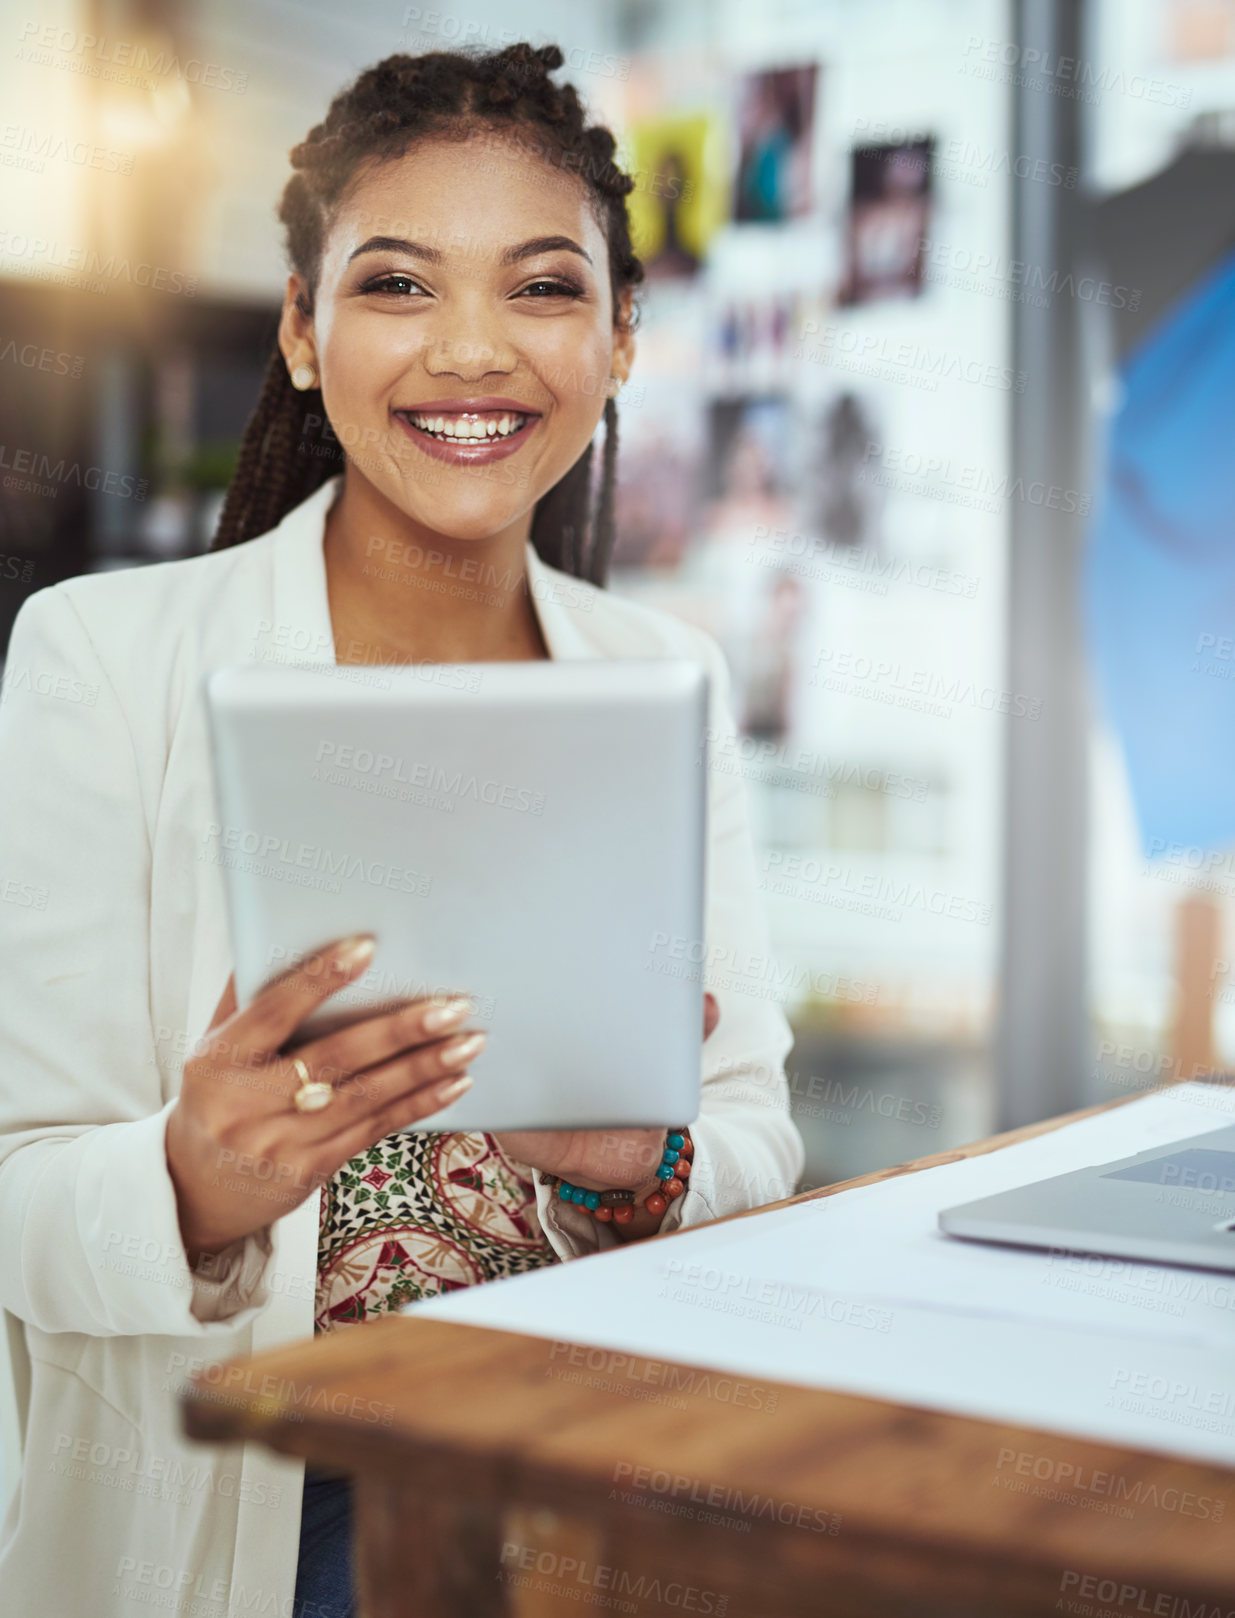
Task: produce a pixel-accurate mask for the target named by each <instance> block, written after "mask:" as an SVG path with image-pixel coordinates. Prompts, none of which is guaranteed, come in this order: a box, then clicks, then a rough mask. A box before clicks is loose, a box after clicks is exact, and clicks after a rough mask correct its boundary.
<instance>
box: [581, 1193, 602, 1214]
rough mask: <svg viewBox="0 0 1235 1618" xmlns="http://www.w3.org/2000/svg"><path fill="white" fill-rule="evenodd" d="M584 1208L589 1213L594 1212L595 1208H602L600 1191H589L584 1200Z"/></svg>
mask: <svg viewBox="0 0 1235 1618" xmlns="http://www.w3.org/2000/svg"><path fill="white" fill-rule="evenodd" d="M583 1206H584V1207H585V1208H586V1209H587V1210H588V1212H589V1213H590V1212H591V1211H592V1209H593V1208H599V1207H600V1192H599V1191H589V1192H588V1194H587V1196H586V1197H584V1199H583Z"/></svg>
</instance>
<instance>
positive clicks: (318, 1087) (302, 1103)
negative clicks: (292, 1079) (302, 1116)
mask: <svg viewBox="0 0 1235 1618" xmlns="http://www.w3.org/2000/svg"><path fill="white" fill-rule="evenodd" d="M292 1066H293V1067H294V1068H295V1069H296V1075H297V1077H298V1078H299V1080H300V1088H299V1089H298V1090H297V1091H296V1093H295V1094H294V1095H293V1096H292V1105H293V1106H294V1107H295V1108H296V1111H297V1112H320V1111H321V1110H322V1108H323V1107H328V1106H329V1105H330V1103H331V1102H332V1101H333V1100H334V1086H333V1085H332V1084H324V1083H323V1082H322V1081H321V1080H320V1079H314V1078H313V1076H312V1075H311V1074H310V1072H309V1070H308V1068H307V1067H306V1066H305V1065H304V1063H303V1062H302V1061H301V1059H300V1057H298V1056H294V1057H293V1058H292Z"/></svg>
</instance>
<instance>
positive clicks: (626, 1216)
mask: <svg viewBox="0 0 1235 1618" xmlns="http://www.w3.org/2000/svg"><path fill="white" fill-rule="evenodd" d="M634 1217H635V1205H634V1203H633V1202H620V1203H619V1204H618V1205H617V1207H616V1208H615V1209H614V1210H613V1223H614V1224H615V1225H629V1224H630V1222H631V1220H632V1219H633V1218H634Z"/></svg>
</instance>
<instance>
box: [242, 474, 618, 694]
mask: <svg viewBox="0 0 1235 1618" xmlns="http://www.w3.org/2000/svg"><path fill="white" fill-rule="evenodd" d="M341 487H342V474H339V475H338V476H336V477H333V478H331V479H330V480H329V481H328V482H326V483H324V484H323V485H322V486H321V488H320V489H318V490H316V491H315V492H314V493H313V494H311V495H310V496H309V498H308V499H307V500H305V501H303V502H302V503H301V504H300V505H299V506H297V507H296V508H295V510H293V511H289V512H288V514H287V516H286V517H284V519H283V521H282V522H281V523H280V524H279V526H278V529H277V530H276V533H275V538H274V545H273V574H274V576H273V581H272V582H273V613H272V616H271V620H270V622H269V623H268V624H264V625H263V626H262V630H263V634H264V637H265V646H264V648H263V649H261V650H259V651H258V654H257V655H258V657H259V658H261V659H263V660H266V659H269V660H270V661H273V662H281V663H296V662H313V663H331V664H333V663H334V662H335V661H336V658H335V649H334V633H333V630H332V628H331V623H330V601H329V597H328V595H327V591H326V558H325V555H324V553H323V550H322V542H323V540H324V539H325V537H326V517H327V515H328V513H329V511H330V507H331V506H332V504H333V503H334V500H335V497H336V496H337V494H338V492H339V490H340V489H341ZM524 567H525V570H526V576H527V585H528V590H529V592H530V594H531V598H532V607H533V610H534V612H535V613H536V616H537V618H538V619H539V621H540V628H541V633H542V634H543V636H544V639H545V645H546V646H547V647H548V648H549V655H550V657H552V658H554V659H555V660H556V659H558V658H561V659H564V660H569V659H573V658H580V657H602V656H604V655H605V653H604V651H603V650H602V649H601V647H600V646H599V644H598V643H597V639H596V634H597V632H598V626H597V625H595V624H593V623H590V622H589V619H594V618H595V617H596V616H597V615H596V614H595V613H594V612H593V613H590V614H589V613H588V612H587V611H586V609H585V603H586V604H587V605H590V604H591V597H590V596H589V594H588V592H587V587H586V586H585V585H583V584H581V583H579V581H577V580H575V579H572V578H570V577H568V576H567V575H566V574H563V573H559V572H558V571H557V570H556V569H555V568H551V567H549V566H548V564H547V563H545V562H543V561H542V560H541V558H540V555H539V553H538V552H537V550H536V547H535V546H534V545H533V544H532V542H531V540H530V539H529V540H528V541H527V542H526V544H525V546H524Z"/></svg>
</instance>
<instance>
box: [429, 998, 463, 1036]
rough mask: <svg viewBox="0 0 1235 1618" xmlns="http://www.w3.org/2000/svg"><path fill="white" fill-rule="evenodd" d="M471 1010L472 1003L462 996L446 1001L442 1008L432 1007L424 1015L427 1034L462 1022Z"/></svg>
mask: <svg viewBox="0 0 1235 1618" xmlns="http://www.w3.org/2000/svg"><path fill="white" fill-rule="evenodd" d="M471 1010H472V1002H471V1001H470V1000H469V999H468V998H467V997H466V996H464V997H463V998H462V999H458V1000H447V1002H446V1004H445V1005H444V1006H434V1007H433V1009H432V1010H431V1011H426V1012H425V1015H424V1026H425V1028H426V1029H428V1031H429V1033H431V1034H435V1033H437V1031H438V1030H439V1029H441V1028H449V1027H450V1025H451V1023H456V1022H462V1021H463V1019H464V1018H465V1017H466V1016H468V1015H469V1013H470V1012H471Z"/></svg>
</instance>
